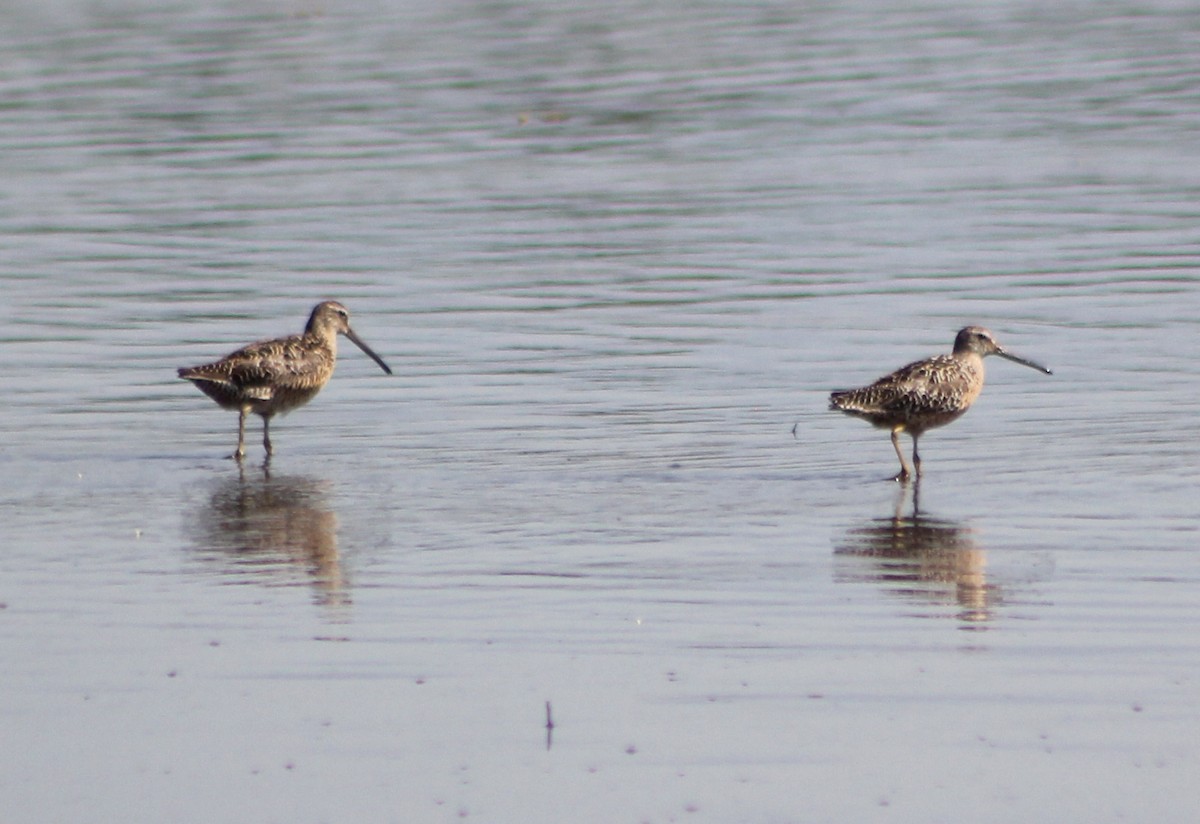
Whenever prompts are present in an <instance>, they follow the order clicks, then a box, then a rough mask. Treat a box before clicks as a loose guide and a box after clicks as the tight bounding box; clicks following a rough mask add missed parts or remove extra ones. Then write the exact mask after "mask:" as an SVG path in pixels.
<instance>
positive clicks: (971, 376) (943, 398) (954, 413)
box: [829, 326, 1052, 481]
mask: <svg viewBox="0 0 1200 824" xmlns="http://www.w3.org/2000/svg"><path fill="white" fill-rule="evenodd" d="M988 355H999V356H1000V357H1002V358H1006V359H1008V360H1010V361H1013V362H1014V363H1019V364H1022V365H1024V366H1028V367H1030V368H1031V369H1037V370H1038V371H1039V372H1045V373H1046V374H1047V375H1049V374H1052V373H1051V372H1050V370H1049V369H1047V368H1046V367H1044V366H1042V365H1041V364H1040V363H1034V362H1033V361H1031V360H1026V359H1025V358H1021V357H1017V356H1016V355H1014V354H1012V353H1011V352H1007V351H1005V350H1004V349H1002V348H1001V347H1000V344H998V343H996V339H995V338H993V337H992V333H991V332H989V331H988V330H986V329H984V328H983V327H982V326H968V327H966V328H965V329H962V330H960V331H959V333H958V336H957V337H956V338H955V339H954V351H953V353H951V354H949V355H937V356H935V357H932V358H927V359H926V360H920V361H916V362H915V363H910V364H908V366H903V367H901V368H900V369H897V370H896V371H895V372H893V373H892V374H890V375H885V376H884V377H882V378H880V379H879V380H877V381H875V383H873V384H871V385H870V386H864V387H861V388H859V389H847V390H845V391H842V392H834V393H833V394H832V395H830V396H829V408H830V409H836V410H837V411H839V412H845V413H846V414H847V415H853V416H854V417H856V418H863V419H865V420H867V421H870V422H871V423H872V424H873V425H875V426H877V427H879V428H880V429H890V430H892V446H893V447H894V448H895V450H896V457H898V458H899V459H900V472H899V473H898V474H897V475H896V476H895V477H894V478H893V479H892V480H895V481H907V480H908V479H909V478H910V477H911V476H912V474H913V470H912V469H910V468H909V465H908V462H907V461H905V460H904V453H903V452H902V451H901V450H900V433H901V432H907V433H908V434H909V435H911V436H912V439H913V452H912V456H913V464H914V466H915V469H916V474H917V476H918V477H920V474H921V456H920V455H919V454H917V439H918V438H920V437H921V435H922V434H924V432H925V430H927V429H934V428H936V427H939V426H945V425H946V424H948V423H950V422H952V421H955V420H957V419H958V418H959V417H961V416H962V414H963V413H964V412H966V411H967V410H968V409H970V408H971V404H972V403H974V402H975V399H976V398H978V397H979V393H980V391H981V390H982V389H983V359H984V358H985V357H987V356H988Z"/></svg>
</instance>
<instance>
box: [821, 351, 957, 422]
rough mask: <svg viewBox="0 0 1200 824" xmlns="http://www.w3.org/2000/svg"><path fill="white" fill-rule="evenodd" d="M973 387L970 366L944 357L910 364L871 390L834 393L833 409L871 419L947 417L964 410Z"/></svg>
mask: <svg viewBox="0 0 1200 824" xmlns="http://www.w3.org/2000/svg"><path fill="white" fill-rule="evenodd" d="M971 384H972V376H971V374H970V373H969V371H968V369H967V367H966V365H965V364H964V363H963V362H962V361H960V360H958V359H956V358H953V357H950V356H946V355H942V356H938V357H935V358H929V359H927V360H922V361H916V362H914V363H910V364H908V365H907V366H904V367H901V368H900V369H897V370H896V371H895V372H893V373H892V374H890V375H887V376H886V377H883V378H880V379H879V380H877V381H876V382H875V383H873V384H871V385H870V386H864V387H862V388H861V389H850V390H847V391H844V392H834V393H833V394H832V395H831V396H830V406H831V408H833V409H837V410H840V411H842V412H849V413H850V414H854V415H861V416H863V417H867V418H871V417H875V416H881V417H887V418H893V417H896V416H903V417H909V416H921V415H936V414H946V413H950V412H956V411H959V410H960V409H961V408H962V405H963V403H962V402H963V400H964V395H965V391H964V390H965V388H966V387H969V386H970V385H971Z"/></svg>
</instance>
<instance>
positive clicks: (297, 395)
mask: <svg viewBox="0 0 1200 824" xmlns="http://www.w3.org/2000/svg"><path fill="white" fill-rule="evenodd" d="M339 334H341V335H345V336H346V337H348V338H349V339H350V340H351V341H353V342H354V344H355V345H356V346H358V348H359V349H361V350H363V351H364V352H366V353H367V354H368V355H370V356H371V358H372V360H374V361H375V362H376V363H377V364H379V366H380V367H381V368H382V369H383V371H384V372H387V373H388V374H389V375H390V374H392V370H391V369H390V368H389V367H388V365H387V364H386V363H384V362H383V358H381V357H379V356H378V355H376V354H375V352H374V351H372V349H371V347H369V346H367V345H366V344H365V343H363V341H362V339H361V338H359V336H358V335H356V334H354V330H353V329H351V328H350V313H349V312H347V311H346V307H345V306H342V304H340V303H338V302H337V301H333V300H327V301H325V302H324V303H318V304H317V305H316V306H315V307H314V308H313V310H312V314H311V315H310V316H309V318H308V325H307V326H305V327H304V334H302V335H290V336H288V337H286V338H275V339H273V340H262V341H258V342H257V343H252V344H250V345H249V346H245V347H243V348H241V349H239V350H237V351H236V352H234V353H232V354H230V355H227V356H225V357H224V358H221V359H220V360H219V361H214V362H213V363H208V364H205V365H203V366H192V367H190V368H183V369H180V370H179V377H181V378H185V379H187V380H189V381H191V382H192V383H194V384H196V386H197V388H199V389H200V391H201V392H203V393H204V394H205V395H208V396H209V397H210V398H212V399H213V400H214V401H216V402H217V404H218V405H219V406H220V407H221V408H222V409H236V410H238V444H237V451H236V452H234V453H233V455H231V456H230V457H232V458H234V459H236V460H238V461H240V460H242V458H243V457H244V456H245V454H246V447H245V440H246V416H247V415H249V414H250V413H251V412H253V413H254V414H256V415H260V416H261V417H262V419H263V447H264V448H265V449H266V450H267V455H268V456H269V455H270V454H271V452H272V449H271V418H272V417H273V416H275V415H281V414H284V413H287V412H290V411H292V410H293V409H295V408H296V407H298V406H303V405H304V404H306V403H308V402H309V401H311V400H312V399H313V398H314V397H316V394H317V393H318V392H320V391H321V388H322V387H324V386H325V384H326V383H328V382H329V378H330V376H331V375H333V368H334V366H335V365H336V364H337V336H338V335H339Z"/></svg>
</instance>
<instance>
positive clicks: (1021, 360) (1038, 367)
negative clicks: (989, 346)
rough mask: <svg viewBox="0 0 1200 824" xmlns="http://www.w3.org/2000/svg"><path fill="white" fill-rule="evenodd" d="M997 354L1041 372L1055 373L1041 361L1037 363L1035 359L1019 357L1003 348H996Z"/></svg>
mask: <svg viewBox="0 0 1200 824" xmlns="http://www.w3.org/2000/svg"><path fill="white" fill-rule="evenodd" d="M996 354H997V355H999V356H1000V357H1002V358H1004V359H1005V360H1010V361H1012V362H1013V363H1019V364H1021V365H1022V366H1028V367H1029V368H1030V369H1036V370H1037V371H1039V372H1045V373H1046V374H1047V375H1053V374H1054V373H1053V372H1051V371H1050V370H1049V369H1047V368H1046V367H1044V366H1042V365H1041V364H1040V363H1035V362H1034V361H1031V360H1026V359H1025V358H1020V357H1017V356H1016V355H1013V354H1010V353H1008V352H1005V351H1004V350H1003V349H997V350H996Z"/></svg>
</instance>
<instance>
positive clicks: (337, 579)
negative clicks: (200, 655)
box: [194, 464, 350, 608]
mask: <svg viewBox="0 0 1200 824" xmlns="http://www.w3.org/2000/svg"><path fill="white" fill-rule="evenodd" d="M327 487H328V483H327V482H325V481H321V480H318V479H315V478H310V477H305V476H298V475H297V476H276V477H272V475H271V472H270V466H269V464H268V465H264V466H263V469H262V476H261V477H257V476H253V475H252V476H249V477H248V476H247V472H246V471H245V470H243V471H241V472H239V477H238V478H237V479H231V480H227V481H223V482H222V483H221V484H219V485H218V486H217V488H216V489H215V491H214V492H213V493H212V495H211V496H210V497H209V500H208V503H207V505H206V506H205V507H203V508H202V509H201V510H200V511H199V512H198V513H197V517H196V527H195V530H194V531H195V536H194V537H195V544H196V546H197V549H198V550H199V551H200V552H201V553H202V554H203V555H204V556H205V558H206V560H208V561H210V562H213V563H217V564H220V565H221V571H222V573H224V574H227V575H232V576H236V577H239V578H244V579H246V580H253V581H256V582H260V583H265V584H268V585H275V586H291V585H295V584H298V583H309V584H311V585H312V587H313V591H314V593H315V600H316V601H317V603H318V604H321V605H323V606H328V607H334V608H337V607H345V606H349V604H350V588H349V582H348V581H347V579H346V575H345V572H344V571H343V569H342V563H341V557H340V556H339V554H338V542H337V515H336V514H335V513H334V512H333V510H332V509H330V507H329V504H328V500H327V497H328V496H327Z"/></svg>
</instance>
